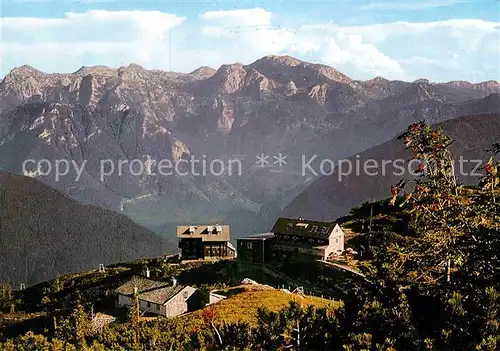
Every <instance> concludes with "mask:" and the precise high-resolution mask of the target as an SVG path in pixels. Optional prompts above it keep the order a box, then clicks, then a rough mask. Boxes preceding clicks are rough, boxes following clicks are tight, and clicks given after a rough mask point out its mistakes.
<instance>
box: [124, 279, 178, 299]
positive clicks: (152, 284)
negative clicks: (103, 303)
mask: <svg viewBox="0 0 500 351" xmlns="http://www.w3.org/2000/svg"><path fill="white" fill-rule="evenodd" d="M165 286H169V284H168V283H165V282H158V281H156V280H151V279H146V278H142V277H137V276H134V277H132V279H130V280H129V281H128V282H126V283H125V284H123V285H121V286H120V287H118V289H116V290H115V292H116V293H117V294H121V295H133V294H134V287H137V292H138V293H139V294H140V293H143V292H145V291H149V290H152V289H158V288H162V287H165Z"/></svg>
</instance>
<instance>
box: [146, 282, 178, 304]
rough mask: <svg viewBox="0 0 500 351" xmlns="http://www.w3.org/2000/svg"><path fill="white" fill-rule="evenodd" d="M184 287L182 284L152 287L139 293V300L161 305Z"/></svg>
mask: <svg viewBox="0 0 500 351" xmlns="http://www.w3.org/2000/svg"><path fill="white" fill-rule="evenodd" d="M184 288H185V286H184V285H175V286H167V287H164V288H159V289H154V290H149V291H146V292H144V293H142V294H139V300H144V301H148V302H152V303H157V304H159V305H163V304H164V303H165V302H167V301H168V300H170V299H171V298H173V297H174V296H175V295H177V294H178V293H180V292H181V291H182V290H183V289H184Z"/></svg>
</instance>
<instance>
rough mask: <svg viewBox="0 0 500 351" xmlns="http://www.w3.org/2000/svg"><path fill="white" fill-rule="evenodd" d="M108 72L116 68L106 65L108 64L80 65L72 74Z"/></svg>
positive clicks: (82, 74) (83, 74)
mask: <svg viewBox="0 0 500 351" xmlns="http://www.w3.org/2000/svg"><path fill="white" fill-rule="evenodd" d="M110 72H116V70H114V69H112V68H110V67H108V66H102V65H98V66H82V67H80V69H78V71H76V72H75V73H73V74H76V75H81V76H86V75H88V74H99V73H101V74H102V73H110Z"/></svg>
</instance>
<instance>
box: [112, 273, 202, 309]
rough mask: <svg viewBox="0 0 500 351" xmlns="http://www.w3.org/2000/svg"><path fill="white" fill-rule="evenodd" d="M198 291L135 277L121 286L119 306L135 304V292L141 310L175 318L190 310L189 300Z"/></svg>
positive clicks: (119, 289)
mask: <svg viewBox="0 0 500 351" xmlns="http://www.w3.org/2000/svg"><path fill="white" fill-rule="evenodd" d="M196 291H197V289H196V288H193V287H191V286H183V285H178V284H177V283H176V282H175V280H174V284H173V285H169V284H167V283H165V282H158V281H154V280H150V279H146V278H142V277H133V278H132V279H131V280H129V281H128V282H126V283H125V284H123V285H122V286H120V287H119V288H118V289H116V290H115V292H116V293H117V294H118V305H120V306H131V305H132V304H133V303H134V292H135V293H136V294H137V297H138V300H139V309H140V310H141V311H142V312H149V313H153V314H157V315H161V316H165V317H175V316H178V315H181V314H183V313H186V312H188V310H189V302H190V301H189V300H190V299H191V297H192V296H193V294H194V293H195V292H196Z"/></svg>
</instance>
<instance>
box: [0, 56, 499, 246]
mask: <svg viewBox="0 0 500 351" xmlns="http://www.w3.org/2000/svg"><path fill="white" fill-rule="evenodd" d="M499 93H500V84H499V82H495V81H489V82H483V83H477V84H472V83H468V82H463V81H453V82H448V83H432V82H429V81H428V80H426V79H420V80H417V81H414V82H403V81H391V80H387V79H384V78H381V77H377V78H374V79H372V80H368V81H357V80H353V79H351V78H349V77H348V76H346V75H344V74H342V73H341V72H338V71H337V70H335V69H333V68H331V67H329V66H325V65H321V64H313V63H309V62H304V61H301V60H298V59H295V58H293V57H290V56H266V57H263V58H261V59H259V60H257V61H255V62H253V63H251V64H248V65H243V64H240V63H235V64H229V65H223V66H221V67H220V68H219V69H217V70H214V69H212V68H209V67H201V68H199V69H197V70H195V71H193V72H191V73H176V72H165V71H160V70H146V69H144V68H143V67H141V66H138V65H135V64H131V65H129V66H126V67H120V68H118V69H112V68H108V67H104V66H94V67H82V68H81V69H79V70H78V71H76V72H74V73H71V74H46V73H43V72H40V71H38V70H36V69H34V68H32V67H29V66H22V67H18V68H15V69H13V70H12V71H11V72H10V73H9V74H8V75H7V76H6V77H5V78H4V79H3V81H2V82H1V83H0V101H1V102H0V169H4V170H6V171H10V172H13V173H17V174H24V175H29V176H31V177H35V178H37V179H39V180H40V181H42V182H44V183H46V184H48V185H50V186H51V187H54V188H56V189H58V190H60V191H61V192H63V193H65V194H67V195H69V196H70V197H72V198H74V199H76V200H78V201H80V202H83V203H87V204H95V205H99V206H102V207H105V208H107V209H111V210H113V211H116V212H120V213H121V214H124V215H127V216H128V217H130V218H131V219H133V220H134V221H135V222H137V223H138V224H140V225H142V226H145V227H147V228H149V229H152V230H154V231H156V232H158V233H162V234H166V235H167V236H170V237H172V236H173V233H174V226H175V225H177V224H181V223H202V222H224V223H227V224H230V225H231V226H232V228H233V230H232V232H233V237H240V236H243V235H246V234H249V233H254V232H259V231H267V230H268V229H269V228H270V225H271V224H272V222H273V221H274V219H275V216H277V215H279V214H280V213H291V214H293V215H297V214H299V213H301V212H304V213H307V214H308V215H309V214H311V215H312V214H313V210H314V211H315V210H316V209H317V204H319V203H321V201H320V202H318V203H316V202H314V203H312V204H311V205H310V207H309V209H306V208H305V207H304V206H302V207H301V206H296V205H295V204H297V201H299V202H300V199H303V196H305V195H300V196H299V194H301V193H303V191H304V190H306V189H307V188H308V187H309V186H310V185H311V184H312V186H313V188H312V189H315V190H314V192H313V193H314V196H322V194H321V186H319V185H318V184H320V183H318V182H321V181H322V180H321V179H320V180H317V177H316V176H315V175H310V174H308V175H304V174H302V172H301V169H302V168H301V164H302V158H303V157H306V158H308V157H310V156H313V155H317V157H318V159H321V158H328V159H331V160H339V159H343V158H347V157H350V156H352V155H354V154H356V153H359V152H361V151H363V150H366V149H369V148H372V147H374V146H375V145H379V144H382V143H384V142H387V141H388V140H390V139H392V138H394V137H395V136H396V135H397V134H398V133H400V132H401V131H402V130H403V129H405V128H406V127H407V126H408V125H409V124H410V123H412V122H415V121H419V120H422V119H426V120H427V121H428V122H430V123H440V122H443V121H446V120H452V119H455V118H458V117H461V116H474V115H485V114H491V113H495V112H499V111H500V99H499V95H498V94H499ZM391 145H392V144H391ZM391 147H392V146H391ZM386 151H387V150H386ZM280 155H281V156H282V157H281V158H279V157H280ZM257 157H260V159H259V158H257ZM191 158H196V159H198V160H203V159H206V160H208V161H211V160H215V159H217V160H220V162H222V164H229V162H231V161H235V160H239V162H241V170H242V172H241V175H240V174H232V175H228V174H227V172H226V173H224V174H223V175H215V174H211V175H210V174H208V175H207V176H197V175H194V174H193V172H188V174H187V175H175V174H174V175H159V174H158V173H157V172H154V171H153V172H149V173H148V170H149V171H151V169H150V168H148V169H146V170H144V169H143V170H142V172H139V171H141V170H140V169H139V171H137V172H135V171H130V169H129V168H128V166H129V164H130V162H131V161H132V160H141V161H142V164H144V165H146V167H151V163H150V161H148V160H155V161H158V160H169V161H171V162H173V163H179V164H180V163H181V162H184V161H185V162H187V161H188V160H190V159H191ZM29 159H33V160H36V161H38V160H42V159H45V160H48V161H50V162H51V164H55V162H56V160H69V161H70V162H75V164H77V165H82V164H83V162H86V163H85V168H84V169H83V171H82V173H81V175H80V177H79V178H78V181H75V178H76V177H77V176H78V174H77V172H76V171H75V170H71V171H69V172H68V174H66V175H65V176H63V177H60V179H55V176H54V174H53V172H52V173H50V174H47V175H44V173H46V172H44V170H42V171H41V172H40V169H38V167H36V166H35V165H34V164H33V163H31V164H30V166H29V167H28V168H29V169H24V170H23V167H22V165H23V162H24V161H25V160H29ZM104 160H107V161H106V162H107V163H106V164H107V165H108V166H109V165H111V164H113V165H115V170H114V172H112V174H110V175H107V176H105V177H104V178H102V177H101V176H102V172H101V166H102V163H101V162H103V161H104ZM259 160H260V161H261V162H260V164H259V163H258V162H259ZM120 161H128V162H129V164H128V165H127V164H126V163H124V164H125V166H124V171H123V172H122V174H120V172H119V167H118V166H117V165H119V162H120ZM148 162H149V163H148ZM256 162H257V163H256ZM285 162H286V163H285ZM139 163H141V162H138V163H137V164H136V165H139ZM157 166H158V164H157V163H156V164H155V165H153V167H157ZM260 166H262V167H260ZM109 167H111V166H109ZM200 167H202V166H201V165H200V164H198V165H197V166H196V170H198V171H199V170H200V169H201V168H200ZM155 169H156V168H155ZM108 170H109V169H108ZM191 170H192V169H191ZM184 171H186V170H185V169H184ZM134 172H135V173H134ZM110 173H111V172H110ZM132 173H133V174H132ZM154 173H156V174H154ZM318 189H319V190H318ZM311 191H312V190H311ZM358 191H359V193H360V194H363V191H362V189H359V190H358ZM318 192H319V193H318ZM307 193H308V192H307V191H306V194H307ZM309 193H310V192H309ZM297 196H299V197H298V198H297ZM301 196H302V197H301ZM345 196H350V195H349V194H344V196H343V197H342V198H339V199H337V200H336V201H340V202H342V201H343V198H345ZM359 198H361V195H360V197H359ZM294 199H297V200H295V202H293V200H294ZM327 199H330V198H329V197H325V198H324V200H322V201H327ZM356 201H357V200H356ZM356 201H354V202H356ZM289 203H291V205H289V206H288V207H286V206H287V205H288V204H289ZM348 206H350V203H349V204H347V202H346V204H345V208H344V209H343V210H346V209H347V207H348ZM285 207H286V208H285ZM326 208H328V209H330V207H326ZM284 209H285V210H284ZM283 210H284V212H283ZM347 210H348V209H347ZM341 212H342V211H341V210H339V211H337V210H332V211H331V212H330V213H329V216H334V215H335V214H336V213H341ZM315 217H317V216H315Z"/></svg>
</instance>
